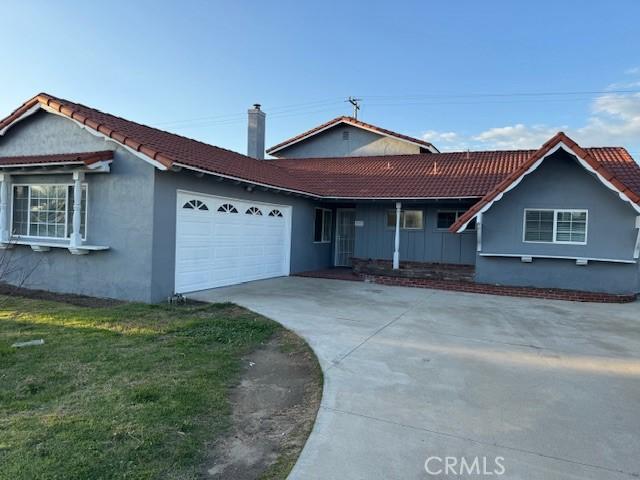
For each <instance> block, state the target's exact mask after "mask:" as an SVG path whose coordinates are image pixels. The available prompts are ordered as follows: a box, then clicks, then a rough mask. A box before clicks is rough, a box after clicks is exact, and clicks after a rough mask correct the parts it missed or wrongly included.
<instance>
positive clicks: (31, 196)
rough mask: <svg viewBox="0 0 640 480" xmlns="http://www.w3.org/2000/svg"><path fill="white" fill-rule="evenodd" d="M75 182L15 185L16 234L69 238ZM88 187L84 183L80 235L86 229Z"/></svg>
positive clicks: (13, 205)
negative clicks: (70, 183)
mask: <svg viewBox="0 0 640 480" xmlns="http://www.w3.org/2000/svg"><path fill="white" fill-rule="evenodd" d="M73 189H74V187H73V185H67V184H46V185H45V184H42V185H14V187H13V198H12V220H11V222H12V224H11V230H12V234H13V235H17V236H21V237H37V238H54V239H66V238H69V237H70V236H71V233H72V230H73V227H72V224H73V195H74V193H73ZM86 225H87V186H86V185H83V186H82V201H81V209H80V234H81V235H82V238H83V239H84V238H85V237H86V230H87V226H86Z"/></svg>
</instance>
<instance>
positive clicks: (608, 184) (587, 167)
mask: <svg viewBox="0 0 640 480" xmlns="http://www.w3.org/2000/svg"><path fill="white" fill-rule="evenodd" d="M561 148H562V149H563V150H564V151H566V152H567V153H569V154H571V155H573V156H574V157H576V159H578V162H579V163H580V165H582V166H583V167H584V168H585V170H587V171H588V172H591V173H593V174H595V176H596V177H597V178H598V180H600V182H601V183H602V184H603V185H604V186H605V187H607V188H608V189H610V190H613V191H614V192H616V193H617V194H618V196H619V197H620V199H622V200H623V201H625V202H628V203H629V204H630V205H631V207H632V208H633V209H634V210H635V211H636V212H638V213H640V205H637V204H635V203H634V202H632V201H631V199H630V198H629V197H627V196H626V195H625V194H624V193H622V192H621V191H620V190H618V189H617V188H616V187H615V186H614V185H613V184H612V183H611V182H609V181H608V180H607V179H606V178H604V177H603V176H602V175H600V174H599V173H598V172H597V171H595V170H594V169H593V168H592V167H591V165H589V164H588V163H587V162H586V161H585V160H584V159H582V158H580V156H579V155H578V154H577V153H576V152H574V151H573V150H571V148H569V147H568V146H567V145H565V144H564V143H563V142H559V143H558V144H557V145H556V146H555V147H553V148H552V149H551V150H549V151H548V152H547V153H546V154H545V155H544V156H542V157H540V158H539V159H538V160H537V161H536V162H535V163H534V164H533V165H531V166H530V167H529V168H528V169H527V170H526V171H525V172H523V173H522V175H520V176H519V177H518V178H517V179H516V180H515V181H514V182H513V183H512V184H511V185H509V186H508V187H507V188H506V189H505V190H503V191H502V192H500V193H499V194H498V195H497V196H496V197H495V198H494V199H493V200H491V201H490V202H489V203H487V204H486V205H485V206H484V207H482V208H481V209H480V211H479V212H478V213H476V214H475V215H474V216H473V217H471V218H470V219H469V220H467V222H466V223H465V224H464V225H462V226H461V227H460V228H459V229H458V230H456V233H461V232H463V231H464V230H465V229H466V228H467V225H468V224H469V222H471V220H473V219H474V218H476V217H477V216H478V215H479V214H481V213H484V212H486V211H487V210H489V209H490V208H491V207H492V206H493V204H494V203H496V202H498V201H500V200H501V199H502V197H503V196H504V194H505V193H507V192H510V191H511V190H513V189H514V188H515V187H517V186H518V185H519V184H520V182H521V181H522V179H523V178H524V177H526V176H527V175H529V174H530V173H531V172H533V171H535V170H536V169H537V168H538V167H539V166H540V165H541V164H542V162H543V161H544V160H545V159H546V158H547V157H548V156H550V155H553V154H554V153H555V152H557V151H558V150H559V149H561Z"/></svg>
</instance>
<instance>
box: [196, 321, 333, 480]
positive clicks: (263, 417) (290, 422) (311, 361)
mask: <svg viewBox="0 0 640 480" xmlns="http://www.w3.org/2000/svg"><path fill="white" fill-rule="evenodd" d="M242 360H243V369H244V371H243V372H242V376H241V379H240V383H239V384H238V385H237V386H236V387H235V388H234V390H233V391H232V393H231V398H230V400H231V404H232V406H233V407H232V408H233V412H232V427H231V429H230V430H229V432H228V433H227V435H225V436H223V437H222V438H221V439H219V440H218V441H217V442H216V443H215V444H214V445H211V446H210V455H209V459H208V461H207V463H206V464H205V465H203V476H204V477H205V478H212V479H229V478H233V479H234V480H250V479H251V480H253V479H257V478H261V479H276V478H286V476H287V475H288V474H289V472H290V470H291V468H292V467H293V465H294V464H295V461H296V460H297V458H298V455H299V454H300V452H301V451H302V448H303V447H304V444H305V442H306V439H307V437H308V436H309V433H310V432H311V429H312V427H313V423H314V421H315V418H316V414H317V412H318V407H319V406H320V399H321V397H322V372H321V370H320V366H319V365H318V362H317V359H316V357H315V355H314V354H313V352H312V351H311V350H310V348H309V347H308V346H307V344H306V343H305V342H304V341H303V340H302V339H301V338H299V337H298V336H296V335H295V334H293V333H292V332H289V331H282V332H279V333H277V334H276V335H274V336H273V337H272V338H271V339H270V340H269V341H268V342H267V343H266V344H265V345H264V346H263V347H261V348H259V349H257V350H255V351H253V352H252V353H251V354H249V355H246V356H245V357H244V358H243V359H242Z"/></svg>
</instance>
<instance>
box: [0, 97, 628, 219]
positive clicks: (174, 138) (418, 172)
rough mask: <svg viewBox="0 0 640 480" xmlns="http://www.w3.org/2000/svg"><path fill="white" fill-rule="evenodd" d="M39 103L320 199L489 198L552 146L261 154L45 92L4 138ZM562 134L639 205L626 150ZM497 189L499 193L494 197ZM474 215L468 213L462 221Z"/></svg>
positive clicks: (127, 143) (95, 128)
mask: <svg viewBox="0 0 640 480" xmlns="http://www.w3.org/2000/svg"><path fill="white" fill-rule="evenodd" d="M40 109H44V110H46V111H47V112H50V113H53V114H56V115H61V116H63V117H66V118H69V119H72V120H73V121H74V122H76V123H77V124H78V125H79V126H81V127H83V128H86V129H87V130H88V131H90V132H92V133H93V134H95V135H98V136H102V137H105V138H109V139H111V140H113V141H114V142H116V143H117V144H119V145H122V146H124V147H125V148H127V149H128V150H129V151H130V152H132V153H133V154H135V155H137V156H139V157H140V158H143V159H145V161H149V162H150V163H152V164H153V165H155V166H156V167H157V168H159V169H162V170H167V169H176V168H179V167H184V168H188V169H191V170H194V171H197V172H202V173H210V174H213V175H216V176H219V177H223V178H229V179H232V180H236V181H239V182H244V183H248V184H253V185H261V186H264V187H267V188H272V189H275V190H284V191H290V192H294V193H299V194H302V195H307V196H311V197H316V198H345V199H390V200H393V199H421V198H442V199H444V198H463V197H466V198H479V197H484V196H487V197H485V198H489V197H488V195H487V194H490V192H492V191H494V190H496V189H497V188H503V189H504V188H507V187H508V186H509V185H510V184H511V183H513V182H514V181H515V180H517V177H519V176H520V175H522V173H520V172H526V170H527V168H529V167H527V165H531V164H532V163H535V162H536V159H537V158H539V157H540V156H541V155H542V156H544V155H545V152H548V151H550V149H551V148H552V147H553V145H551V146H549V145H550V143H549V142H547V144H545V146H543V148H542V149H540V150H538V151H535V150H512V151H484V152H454V153H435V154H434V153H428V154H415V155H388V156H370V157H350V158H349V160H348V161H344V160H345V159H344V158H307V159H279V160H256V159H254V158H250V157H247V156H245V155H242V154H240V153H236V152H232V151H230V150H226V149H224V148H219V147H215V146H213V145H208V144H206V143H202V142H199V141H197V140H192V139H190V138H186V137H182V136H180V135H176V134H173V133H169V132H165V131H163V130H158V129H155V128H152V127H148V126H146V125H141V124H139V123H135V122H131V121H129V120H126V119H123V118H120V117H116V116H114V115H110V114H107V113H104V112H101V111H99V110H95V109H93V108H90V107H86V106H84V105H80V104H77V103H73V102H70V101H68V100H63V99H60V98H57V97H53V96H52V95H48V94H45V93H42V94H39V95H37V96H35V97H33V98H32V99H31V100H29V101H27V102H25V103H24V104H23V105H22V106H21V107H19V108H18V109H16V110H15V111H14V112H13V113H12V114H11V115H9V116H8V117H7V118H5V119H4V120H0V136H2V135H4V134H5V133H6V132H7V131H8V130H9V129H10V128H11V127H12V126H13V125H15V124H16V123H17V122H19V121H21V120H23V119H25V118H27V117H28V116H30V115H32V114H34V113H36V112H37V111H39V110H40ZM559 135H562V137H560V138H562V139H565V140H564V141H565V143H566V144H567V145H573V146H574V147H575V148H573V151H574V152H575V154H576V155H578V156H579V157H581V158H582V157H584V158H586V159H588V160H587V161H589V162H592V163H593V165H595V166H594V167H590V168H594V169H595V170H596V171H597V170H598V168H604V170H602V171H603V172H604V171H605V170H606V174H604V176H605V177H606V178H610V179H611V182H612V183H614V184H615V185H616V186H617V188H618V189H619V190H620V191H622V192H626V195H627V196H628V197H629V198H631V199H632V201H634V202H636V203H640V202H638V199H639V198H640V166H638V164H636V163H635V162H634V160H633V159H632V158H631V156H630V155H629V153H627V151H626V150H625V149H624V148H620V147H604V148H586V149H582V148H580V147H577V145H575V142H573V141H571V140H570V139H568V138H567V137H566V136H564V134H559ZM556 138H557V136H556V137H554V139H556ZM556 143H557V141H556ZM545 149H546V150H545ZM540 152H542V153H540ZM93 154H104V155H107V153H106V152H93V153H92V154H77V153H71V154H67V155H66V157H65V158H66V159H67V160H65V161H72V160H70V159H73V158H79V157H78V156H80V155H93ZM53 157H55V155H47V156H39V157H30V158H37V160H33V162H36V164H37V162H38V161H44V160H43V159H45V158H46V159H52V158H53ZM85 159H86V158H85ZM6 161H7V162H10V161H13V160H6ZM51 161H52V162H53V161H54V160H51ZM82 161H84V160H82ZM44 162H45V163H47V162H48V160H46V161H44ZM7 165H9V163H7ZM13 165H16V164H13ZM0 166H1V163H0ZM514 179H515V180H514ZM499 194H500V191H498V192H497V193H496V194H495V195H494V197H492V198H495V197H496V196H497V195H499ZM634 194H635V197H634ZM634 199H635V200H634ZM488 201H490V200H488ZM486 203H487V202H485V204H486ZM483 205H484V204H483ZM479 208H482V206H480V207H479ZM469 215H470V216H471V215H473V214H472V213H470V214H469ZM470 216H466V215H465V216H463V217H461V219H462V218H471V217H470Z"/></svg>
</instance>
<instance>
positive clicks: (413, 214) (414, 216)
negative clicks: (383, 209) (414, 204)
mask: <svg viewBox="0 0 640 480" xmlns="http://www.w3.org/2000/svg"><path fill="white" fill-rule="evenodd" d="M387 227H388V228H396V211H395V210H387ZM400 228H401V229H403V230H422V228H424V217H423V214H422V210H401V211H400Z"/></svg>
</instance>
